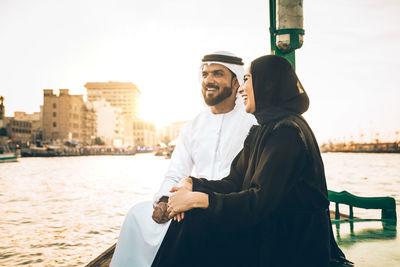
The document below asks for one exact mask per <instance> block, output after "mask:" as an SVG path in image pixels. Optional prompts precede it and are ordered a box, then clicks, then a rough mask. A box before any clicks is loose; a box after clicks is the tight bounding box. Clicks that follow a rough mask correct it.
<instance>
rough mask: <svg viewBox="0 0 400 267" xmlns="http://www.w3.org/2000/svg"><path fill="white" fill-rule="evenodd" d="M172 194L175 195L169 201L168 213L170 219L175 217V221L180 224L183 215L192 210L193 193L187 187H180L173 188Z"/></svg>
mask: <svg viewBox="0 0 400 267" xmlns="http://www.w3.org/2000/svg"><path fill="white" fill-rule="evenodd" d="M170 192H171V193H174V194H173V195H172V196H170V197H169V199H168V209H167V212H168V214H169V217H170V218H172V217H174V220H178V222H179V221H180V220H181V219H183V217H184V215H183V213H184V212H185V211H188V210H190V209H192V206H191V202H192V198H191V193H193V192H192V191H190V190H188V189H187V188H186V187H180V186H179V187H178V186H174V187H172V188H171V190H170Z"/></svg>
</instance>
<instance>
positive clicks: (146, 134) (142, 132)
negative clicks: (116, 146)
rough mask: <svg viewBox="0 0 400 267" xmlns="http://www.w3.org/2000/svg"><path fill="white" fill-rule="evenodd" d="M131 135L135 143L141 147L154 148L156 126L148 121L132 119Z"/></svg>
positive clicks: (155, 143)
mask: <svg viewBox="0 0 400 267" xmlns="http://www.w3.org/2000/svg"><path fill="white" fill-rule="evenodd" d="M133 136H134V141H135V145H136V146H138V147H141V148H143V147H145V148H154V147H155V146H156V145H157V143H158V142H157V134H156V126H155V124H154V123H152V122H149V121H144V120H135V121H133Z"/></svg>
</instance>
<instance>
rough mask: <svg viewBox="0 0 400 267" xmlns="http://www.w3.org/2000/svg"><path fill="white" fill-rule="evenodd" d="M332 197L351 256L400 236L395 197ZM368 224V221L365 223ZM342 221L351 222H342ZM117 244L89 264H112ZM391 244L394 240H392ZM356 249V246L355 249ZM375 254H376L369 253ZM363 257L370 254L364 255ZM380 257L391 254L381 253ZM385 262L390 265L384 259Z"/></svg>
mask: <svg viewBox="0 0 400 267" xmlns="http://www.w3.org/2000/svg"><path fill="white" fill-rule="evenodd" d="M328 197H329V200H330V201H331V202H333V203H335V210H333V211H332V210H331V211H330V214H331V221H332V225H334V226H335V228H336V240H337V243H338V244H339V246H343V247H345V248H346V250H345V254H346V256H347V257H348V259H349V260H353V261H354V260H355V259H354V257H353V255H352V253H351V252H352V249H351V248H352V246H355V244H357V243H358V242H363V245H364V246H372V247H374V246H382V244H389V243H386V241H390V240H393V239H396V237H397V230H396V224H397V214H396V202H395V199H394V198H392V197H360V196H355V195H353V194H351V193H349V192H347V191H342V192H335V191H331V190H328ZM339 204H341V205H347V206H348V207H349V214H345V213H341V212H340V210H339ZM353 207H356V208H362V209H378V210H381V218H360V217H357V216H354V212H353ZM369 222H374V223H377V222H378V223H381V224H382V227H379V226H378V227H377V226H375V225H374V226H370V225H368V224H364V223H369ZM363 224H364V225H363ZM342 225H348V227H346V226H342ZM115 246H116V244H114V245H112V246H111V247H109V248H108V249H107V250H105V251H104V252H103V253H102V254H101V255H99V256H98V257H97V258H95V259H94V260H92V261H91V262H90V263H89V264H87V265H86V267H108V266H109V265H110V262H111V259H112V256H113V254H114V250H115ZM389 246H390V244H389ZM354 251H356V249H354ZM388 253H389V252H388ZM368 256H370V257H373V255H372V254H371V255H368ZM363 257H367V256H366V255H363ZM380 258H387V260H388V261H390V257H384V255H380ZM334 266H336V267H344V266H352V265H341V264H337V265H334ZM381 266H388V265H387V264H385V263H383V262H382V265H381Z"/></svg>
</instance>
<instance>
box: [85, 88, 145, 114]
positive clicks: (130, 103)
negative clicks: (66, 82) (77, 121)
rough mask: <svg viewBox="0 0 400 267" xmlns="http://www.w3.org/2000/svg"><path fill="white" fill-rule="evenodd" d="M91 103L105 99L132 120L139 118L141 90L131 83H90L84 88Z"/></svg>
mask: <svg viewBox="0 0 400 267" xmlns="http://www.w3.org/2000/svg"><path fill="white" fill-rule="evenodd" d="M84 87H85V88H86V90H87V100H88V101H90V102H96V101H100V100H101V99H105V100H106V101H107V102H109V103H110V104H111V106H112V107H115V108H120V109H121V110H122V113H125V114H127V115H128V117H130V118H131V119H132V120H134V119H137V118H139V98H140V90H139V88H138V87H137V86H136V85H135V84H133V83H131V82H112V81H110V82H89V83H86V84H85V86H84Z"/></svg>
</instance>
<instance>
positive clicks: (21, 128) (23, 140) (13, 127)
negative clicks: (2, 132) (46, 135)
mask: <svg viewBox="0 0 400 267" xmlns="http://www.w3.org/2000/svg"><path fill="white" fill-rule="evenodd" d="M3 127H4V128H6V131H7V136H8V137H9V138H10V139H12V140H13V142H14V143H15V144H18V145H21V146H26V145H29V143H30V142H31V133H32V123H31V122H29V121H20V120H16V119H15V118H13V117H5V118H4V120H3Z"/></svg>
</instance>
